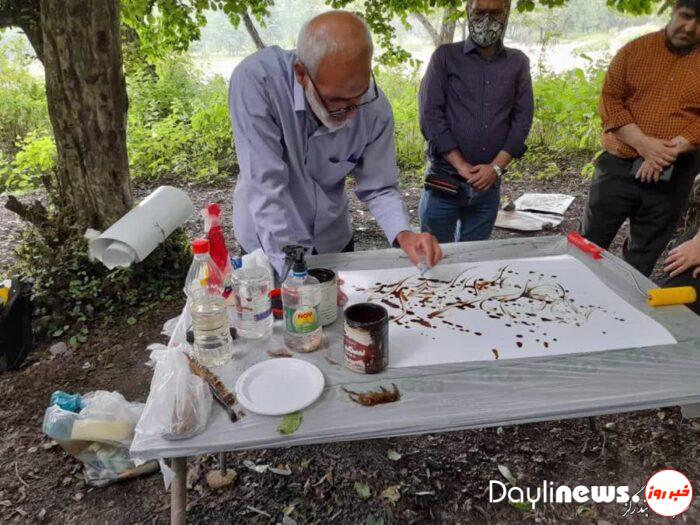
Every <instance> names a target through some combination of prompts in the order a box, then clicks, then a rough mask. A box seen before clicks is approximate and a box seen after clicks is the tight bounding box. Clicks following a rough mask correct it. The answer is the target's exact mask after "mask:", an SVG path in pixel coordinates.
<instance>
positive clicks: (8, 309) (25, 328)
mask: <svg viewBox="0 0 700 525" xmlns="http://www.w3.org/2000/svg"><path fill="white" fill-rule="evenodd" d="M0 285H1V283H0ZM33 348H34V338H33V337H32V302H31V298H30V296H29V287H28V286H26V285H23V284H22V283H21V282H20V280H19V279H17V278H13V279H10V287H9V295H8V298H7V303H6V304H4V305H3V303H2V301H0V372H4V371H5V370H15V369H17V368H19V367H20V365H21V364H22V363H23V362H24V360H25V359H26V358H27V356H28V355H29V352H31V351H32V349H33Z"/></svg>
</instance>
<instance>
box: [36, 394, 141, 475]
mask: <svg viewBox="0 0 700 525" xmlns="http://www.w3.org/2000/svg"><path fill="white" fill-rule="evenodd" d="M81 404H82V406H83V408H82V410H80V412H77V413H76V412H71V411H69V410H64V409H62V408H61V407H59V406H58V405H51V406H49V407H48V408H47V409H46V412H45V414H44V423H43V427H42V429H43V431H44V433H45V434H46V435H47V436H49V437H50V438H52V439H54V440H56V441H57V442H58V443H59V444H60V445H61V447H62V448H63V449H64V450H65V451H66V452H68V453H69V454H72V455H73V456H75V457H76V458H77V459H79V460H80V461H81V462H83V464H84V465H85V480H86V482H87V483H88V484H90V485H93V486H98V487H102V486H105V485H108V484H110V483H112V482H114V481H118V480H119V479H123V478H126V477H129V475H130V473H131V472H133V471H134V470H135V465H134V463H133V462H132V461H131V459H130V458H129V447H130V446H131V441H132V439H133V437H134V427H135V426H136V423H137V421H138V419H139V416H140V415H141V411H142V410H143V403H130V402H128V401H127V400H126V399H124V396H122V395H121V394H120V393H119V392H106V391H104V390H98V391H96V392H89V393H87V394H85V395H84V396H82V403H81Z"/></svg>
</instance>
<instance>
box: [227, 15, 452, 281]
mask: <svg viewBox="0 0 700 525" xmlns="http://www.w3.org/2000/svg"><path fill="white" fill-rule="evenodd" d="M372 50H373V49H372V39H371V36H370V33H369V30H368V29H367V26H366V25H365V23H364V22H363V21H362V20H361V19H359V18H358V17H356V16H355V15H353V14H350V13H347V12H343V11H332V12H328V13H324V14H322V15H319V16H317V17H316V18H313V19H312V20H310V21H309V22H307V23H306V25H304V27H303V28H302V30H301V32H300V34H299V38H298V42H297V50H296V51H284V50H282V49H280V48H279V47H276V46H273V47H269V48H266V49H263V50H261V51H259V52H257V53H255V54H254V55H252V56H250V57H248V58H246V59H245V60H244V61H243V62H241V64H240V65H239V66H238V67H237V68H236V69H235V71H234V72H233V75H232V76H231V83H230V88H229V106H230V111H231V118H232V121H233V129H234V138H235V142H236V153H237V156H238V162H239V165H240V176H239V179H238V183H237V184H236V189H235V192H234V205H233V226H234V231H235V234H236V238H237V239H238V242H239V243H240V245H241V247H242V249H243V250H245V251H247V252H250V251H252V250H255V249H257V248H260V247H262V248H263V250H264V251H265V253H266V254H267V256H268V258H269V259H270V262H271V263H272V265H273V267H274V268H275V270H276V271H277V273H278V275H281V274H282V272H283V268H284V256H283V253H282V249H283V248H284V247H285V246H286V245H288V244H301V245H302V246H306V247H307V248H309V250H312V251H313V253H332V252H340V251H352V249H353V235H352V230H351V225H350V218H349V214H348V199H347V196H346V194H345V179H346V178H347V177H348V176H352V177H353V178H354V179H355V181H356V184H357V186H356V189H355V192H356V194H357V196H358V198H359V199H360V200H362V201H363V202H365V203H366V204H367V206H368V207H369V209H370V211H371V212H372V214H373V215H374V216H375V218H376V219H377V221H378V223H379V225H380V226H381V227H382V229H383V230H384V232H385V234H386V236H387V238H388V240H389V242H390V243H391V244H393V245H395V246H398V247H400V248H402V249H403V250H404V251H405V252H406V254H407V255H408V256H409V257H410V259H411V261H413V263H414V264H421V263H423V264H426V265H428V266H433V265H435V264H437V262H438V261H439V260H440V259H441V257H442V254H441V251H440V247H439V245H438V244H437V241H436V240H435V238H434V237H433V236H431V235H426V234H417V233H413V232H412V231H411V227H410V223H409V218H408V216H407V214H406V211H405V207H404V205H403V202H402V200H401V196H400V194H399V191H398V189H397V178H398V171H397V166H396V152H395V147H394V121H393V115H392V112H391V107H390V105H389V102H388V101H387V99H386V97H385V96H384V94H383V93H382V92H381V90H380V89H379V88H378V87H377V85H376V84H375V82H374V77H373V75H372V69H371V65H372Z"/></svg>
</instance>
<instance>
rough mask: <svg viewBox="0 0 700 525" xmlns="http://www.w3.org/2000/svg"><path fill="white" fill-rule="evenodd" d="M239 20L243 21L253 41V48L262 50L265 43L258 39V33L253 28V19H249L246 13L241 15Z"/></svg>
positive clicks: (256, 29)
mask: <svg viewBox="0 0 700 525" xmlns="http://www.w3.org/2000/svg"><path fill="white" fill-rule="evenodd" d="M241 18H242V19H243V23H244V24H245V28H246V30H247V31H248V34H249V35H250V38H251V39H252V40H253V43H254V44H255V47H257V48H258V49H263V48H264V47H265V42H263V40H262V38H261V37H260V33H259V32H258V28H257V27H255V23H254V22H253V19H252V18H250V15H249V14H248V13H247V12H245V13H243V14H242V15H241Z"/></svg>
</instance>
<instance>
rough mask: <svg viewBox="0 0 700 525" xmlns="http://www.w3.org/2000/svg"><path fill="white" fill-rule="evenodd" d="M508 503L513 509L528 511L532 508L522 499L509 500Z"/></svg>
mask: <svg viewBox="0 0 700 525" xmlns="http://www.w3.org/2000/svg"><path fill="white" fill-rule="evenodd" d="M508 505H510V506H511V507H513V508H514V509H518V510H519V511H520V512H530V511H531V510H532V505H530V504H529V503H525V502H524V501H509V502H508Z"/></svg>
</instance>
